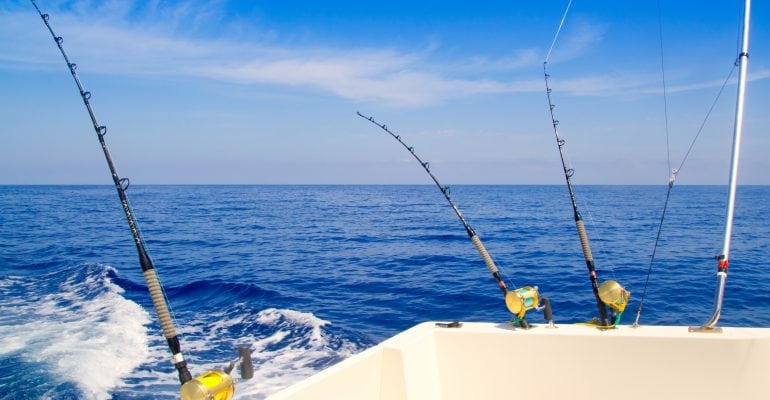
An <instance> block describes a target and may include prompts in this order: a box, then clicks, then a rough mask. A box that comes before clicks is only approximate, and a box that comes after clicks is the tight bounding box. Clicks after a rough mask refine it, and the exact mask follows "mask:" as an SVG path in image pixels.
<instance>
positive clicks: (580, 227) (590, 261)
mask: <svg viewBox="0 0 770 400" xmlns="http://www.w3.org/2000/svg"><path fill="white" fill-rule="evenodd" d="M547 68H548V62H547V61H546V62H544V63H543V73H544V76H545V88H546V95H547V97H548V107H549V109H550V113H551V122H552V124H553V132H554V134H555V135H556V145H557V146H558V148H559V157H560V158H561V165H562V169H563V170H564V177H565V178H566V180H567V191H568V192H569V198H570V202H571V203H572V212H573V214H574V217H575V227H576V228H577V231H578V236H579V237H580V246H581V248H582V249H583V258H584V259H585V262H586V267H587V268H588V276H589V278H590V279H591V290H592V291H593V294H594V297H595V298H596V308H597V309H598V310H599V325H600V326H609V325H610V323H609V317H608V314H607V308H606V306H605V302H604V301H602V298H601V296H600V293H599V278H598V276H597V274H596V265H595V263H594V257H593V254H592V252H591V245H590V243H589V242H588V234H587V233H586V228H585V223H584V222H583V216H582V215H581V214H580V210H578V205H577V200H576V199H575V191H574V190H573V189H572V175H574V174H575V170H574V169H572V168H569V167H568V166H567V161H566V159H565V155H564V144H565V143H566V142H565V140H564V139H562V138H561V137H560V136H559V128H558V127H559V120H557V119H556V115H555V114H554V111H553V110H554V108H556V106H555V105H554V104H553V102H552V100H551V91H552V90H551V86H550V83H549V80H550V75H549V74H548V70H547Z"/></svg>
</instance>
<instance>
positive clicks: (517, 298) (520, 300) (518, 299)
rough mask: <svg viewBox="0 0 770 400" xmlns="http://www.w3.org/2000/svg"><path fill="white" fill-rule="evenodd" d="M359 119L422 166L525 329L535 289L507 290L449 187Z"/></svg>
mask: <svg viewBox="0 0 770 400" xmlns="http://www.w3.org/2000/svg"><path fill="white" fill-rule="evenodd" d="M356 114H358V116H359V117H361V118H363V119H365V120H367V121H369V122H371V123H372V124H374V125H377V126H379V127H380V128H381V129H382V130H384V131H385V132H387V133H388V134H390V136H392V137H393V138H394V139H396V140H397V141H398V142H399V143H401V145H402V146H404V148H405V149H406V150H407V151H409V153H411V154H412V156H413V157H414V158H415V159H416V160H417V162H418V163H419V164H420V165H421V166H422V168H423V169H424V170H425V172H427V173H428V175H429V176H430V178H431V179H432V180H433V183H435V184H436V186H437V187H438V189H439V190H440V191H441V193H442V194H443V195H444V198H445V199H446V200H447V201H448V202H449V205H450V206H452V210H454V212H455V214H456V215H457V217H458V218H459V219H460V222H462V224H463V227H464V228H465V232H466V233H468V237H470V239H471V242H473V245H474V246H475V247H476V250H477V251H478V252H479V254H480V255H481V258H482V259H483V260H484V263H485V264H486V266H487V269H488V270H489V272H490V273H491V274H492V277H494V278H495V281H497V285H498V286H499V287H500V290H501V291H502V292H503V296H505V303H506V305H507V306H508V310H510V311H511V313H513V314H514V315H515V316H516V319H515V320H514V322H518V323H519V325H520V326H521V327H522V328H527V327H528V326H529V324H528V323H527V321H526V320H525V319H524V314H525V313H526V311H527V310H530V309H532V308H538V307H539V306H540V305H539V296H540V295H539V293H538V292H537V287H532V286H525V287H522V288H519V289H516V290H508V286H507V285H506V284H505V281H504V280H503V278H502V276H501V275H500V271H499V270H498V268H497V265H496V264H495V262H494V260H492V256H490V255H489V252H488V251H487V249H486V247H484V244H483V243H482V242H481V239H479V236H478V235H477V234H476V231H474V230H473V228H471V225H470V224H469V223H468V221H467V220H466V219H465V217H464V216H463V214H462V213H461V212H460V209H459V208H458V207H457V205H456V204H455V202H454V201H453V200H452V197H451V196H450V195H449V187H447V186H443V185H442V184H441V183H440V182H439V181H438V179H437V178H436V176H435V175H433V173H432V172H431V171H430V163H428V162H425V161H423V160H422V159H421V158H420V157H419V156H418V155H417V153H415V151H414V147H411V146H409V145H407V144H406V143H404V141H403V140H401V136H400V135H396V134H395V133H393V132H392V131H391V130H390V129H388V127H387V126H386V125H384V124H380V123H378V122H377V121H375V120H374V117H367V116H365V115H363V114H361V113H360V112H356ZM543 303H544V304H545V305H546V307H547V308H548V309H547V310H546V319H547V320H549V321H550V319H551V318H550V302H549V301H548V299H543Z"/></svg>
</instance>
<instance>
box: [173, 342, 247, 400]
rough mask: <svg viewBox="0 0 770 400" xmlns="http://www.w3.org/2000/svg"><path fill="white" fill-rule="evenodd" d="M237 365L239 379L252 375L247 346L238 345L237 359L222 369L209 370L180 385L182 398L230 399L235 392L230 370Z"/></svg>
mask: <svg viewBox="0 0 770 400" xmlns="http://www.w3.org/2000/svg"><path fill="white" fill-rule="evenodd" d="M236 366H239V367H240V368H239V369H240V371H241V379H244V380H248V379H251V378H253V377H254V364H253V363H252V361H251V351H250V348H249V347H248V346H241V347H238V359H236V360H234V361H232V362H230V365H228V366H227V367H226V368H225V369H224V371H220V370H216V369H215V370H211V371H208V372H206V373H204V374H201V375H199V376H196V377H195V378H193V379H191V380H189V381H187V382H185V383H184V384H183V385H182V390H181V397H182V400H230V399H231V398H232V397H233V393H235V382H234V380H233V377H232V375H230V372H232V371H233V369H235V367H236Z"/></svg>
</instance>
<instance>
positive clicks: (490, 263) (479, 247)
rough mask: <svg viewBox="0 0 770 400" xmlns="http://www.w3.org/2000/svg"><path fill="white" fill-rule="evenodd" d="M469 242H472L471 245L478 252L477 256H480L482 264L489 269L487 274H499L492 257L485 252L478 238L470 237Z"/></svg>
mask: <svg viewBox="0 0 770 400" xmlns="http://www.w3.org/2000/svg"><path fill="white" fill-rule="evenodd" d="M471 242H473V245H474V246H476V250H478V251H479V254H481V258H483V259H484V263H485V264H487V269H489V272H491V273H492V275H495V274H499V272H498V270H497V265H495V262H494V261H493V260H492V256H490V255H489V252H487V248H486V247H484V244H483V243H481V239H479V236H478V235H473V236H471Z"/></svg>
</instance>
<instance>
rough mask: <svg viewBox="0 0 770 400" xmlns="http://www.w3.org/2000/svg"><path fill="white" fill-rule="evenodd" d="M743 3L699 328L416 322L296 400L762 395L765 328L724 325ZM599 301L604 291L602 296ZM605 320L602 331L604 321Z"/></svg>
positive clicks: (768, 366) (298, 387)
mask: <svg viewBox="0 0 770 400" xmlns="http://www.w3.org/2000/svg"><path fill="white" fill-rule="evenodd" d="M750 5H751V2H750V0H746V1H745V8H744V16H743V30H742V40H741V42H742V44H741V48H740V53H739V54H738V58H737V61H736V65H738V67H739V71H740V72H739V78H738V96H737V104H736V111H735V129H734V134H733V151H732V160H731V165H730V175H729V183H728V187H729V194H728V201H727V204H728V209H727V213H726V214H727V215H726V217H725V219H726V223H725V231H724V243H723V248H722V252H721V253H720V255H719V256H718V257H717V260H718V261H717V273H716V275H717V284H716V286H717V287H716V290H715V296H714V310H713V312H712V314H711V316H710V317H708V319H707V320H706V322H704V323H703V324H702V325H701V326H696V327H690V326H646V325H641V326H640V325H637V324H635V325H615V326H612V327H611V329H606V328H607V327H606V326H605V327H597V326H595V325H590V324H554V323H552V322H551V323H548V324H529V325H528V326H527V327H526V328H525V327H521V326H518V325H514V324H511V323H509V322H487V323H478V322H465V323H464V322H459V321H454V322H436V321H429V322H423V323H420V324H418V325H416V326H414V327H412V328H410V329H408V330H406V331H404V332H402V333H399V334H397V335H396V336H394V337H392V338H390V339H387V340H385V341H383V342H382V343H380V344H378V345H376V346H374V347H371V348H369V349H367V350H365V351H363V352H361V353H359V354H357V355H354V356H352V357H350V358H348V359H346V360H344V361H342V362H340V363H338V364H336V365H333V366H331V367H329V368H327V369H325V370H322V371H320V372H318V373H317V374H315V375H313V376H311V377H309V378H307V379H305V380H303V381H300V382H298V383H296V384H294V385H292V386H289V387H287V388H285V389H283V390H281V391H279V392H277V393H275V394H273V395H272V396H270V397H269V399H271V400H290V399H291V400H302V399H357V400H367V399H381V400H386V399H387V400H390V399H491V398H504V397H529V396H531V397H534V398H539V399H589V398H597V397H604V396H622V398H624V399H652V398H662V399H722V398H736V399H757V400H758V399H768V398H770V387H768V386H767V385H766V384H765V382H764V378H765V377H766V376H767V375H768V373H770V329H769V328H759V327H719V326H717V323H718V321H719V317H720V315H721V312H722V299H723V295H724V290H725V282H726V278H727V269H728V260H729V244H730V237H731V231H732V214H733V208H734V205H735V192H736V186H737V171H738V160H739V152H740V140H741V130H742V119H743V104H744V95H745V85H746V71H747V63H748V36H749V15H750ZM603 300H604V299H603ZM599 328H603V329H599Z"/></svg>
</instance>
